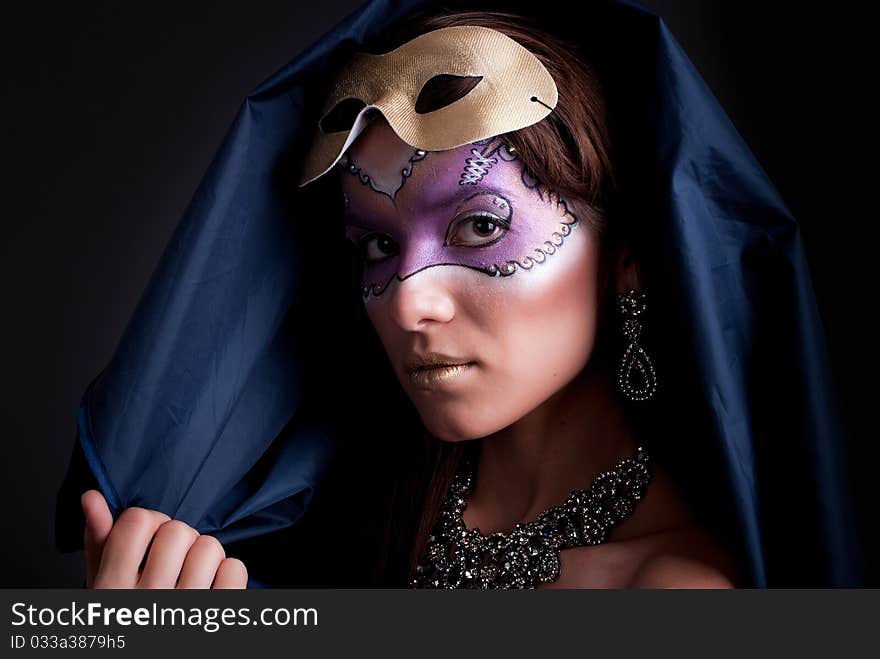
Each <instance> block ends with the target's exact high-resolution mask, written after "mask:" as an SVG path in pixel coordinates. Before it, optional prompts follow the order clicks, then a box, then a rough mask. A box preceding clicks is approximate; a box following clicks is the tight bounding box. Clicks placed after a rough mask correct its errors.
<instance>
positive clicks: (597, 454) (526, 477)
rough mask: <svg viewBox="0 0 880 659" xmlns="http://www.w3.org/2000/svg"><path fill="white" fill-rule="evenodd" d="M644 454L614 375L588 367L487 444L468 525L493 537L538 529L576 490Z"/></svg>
mask: <svg viewBox="0 0 880 659" xmlns="http://www.w3.org/2000/svg"><path fill="white" fill-rule="evenodd" d="M636 447H637V440H636V438H635V435H634V433H633V431H632V429H631V428H630V427H629V425H628V424H627V423H626V421H625V418H624V414H623V403H622V401H621V400H620V398H619V397H618V396H617V394H616V392H615V391H614V380H613V376H612V374H611V372H610V370H609V369H608V368H607V367H605V368H603V367H594V368H586V369H584V371H583V372H582V373H581V374H580V375H579V376H578V377H577V378H575V380H573V381H572V382H570V383H569V384H568V385H567V386H566V387H564V388H562V389H561V390H559V391H558V392H557V393H556V394H554V395H553V396H552V397H551V398H549V399H548V400H546V401H545V402H544V403H542V404H541V405H539V406H538V407H536V408H535V409H534V410H532V411H531V412H530V413H529V414H528V415H526V416H525V417H523V418H522V419H520V420H518V421H517V422H516V423H514V424H512V425H510V426H508V427H506V428H504V429H502V430H499V431H498V432H496V433H493V434H492V435H489V436H487V437H485V438H483V439H482V440H481V446H480V448H479V466H478V469H477V477H476V480H475V483H474V486H473V490H472V492H471V495H470V496H469V497H468V505H467V508H466V509H465V512H464V520H465V523H466V524H467V526H468V528H473V527H474V526H477V527H479V529H480V531H482V532H483V533H486V534H488V533H493V532H495V531H508V530H510V529H511V528H513V526H514V524H516V523H517V522H523V523H525V522H530V521H532V520H534V519H536V518H537V517H538V515H540V514H541V513H542V512H544V511H545V510H547V509H548V508H550V507H552V506H556V505H559V504H561V503H563V502H564V501H565V499H566V497H567V496H568V494H569V493H570V492H571V491H573V490H576V489H584V490H585V489H588V488H589V487H590V485H591V484H592V482H593V479H595V478H596V476H598V475H599V473H600V472H602V471H607V470H609V469H611V468H613V467H614V466H615V465H616V464H617V462H619V461H620V460H621V459H623V458H626V457H629V456H630V455H632V454H633V453H634V452H635V449H636Z"/></svg>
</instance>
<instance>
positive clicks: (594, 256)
mask: <svg viewBox="0 0 880 659" xmlns="http://www.w3.org/2000/svg"><path fill="white" fill-rule="evenodd" d="M401 153H403V154H406V153H407V152H406V147H405V146H404V145H402V140H401V139H400V138H399V137H398V136H397V135H396V133H395V132H394V130H393V129H391V128H390V127H389V126H388V125H387V124H384V123H377V124H375V125H374V126H371V127H370V129H369V130H368V131H367V132H365V133H363V134H362V135H361V136H360V137H359V138H358V141H357V142H356V143H355V144H354V145H353V147H352V149H351V152H350V153H349V156H350V158H351V161H352V162H354V163H356V164H357V167H358V168H359V173H360V174H364V175H366V176H369V177H370V179H369V180H373V181H378V180H380V179H381V180H383V181H386V182H388V181H390V182H392V185H391V186H390V187H389V188H388V189H390V188H391V187H393V188H396V193H395V195H394V197H392V196H390V195H389V194H387V193H386V192H387V190H386V192H376V191H375V190H374V189H373V187H371V186H370V185H368V184H365V183H363V182H362V181H363V178H360V177H356V176H353V175H352V173H351V172H344V171H341V170H340V171H339V173H338V176H339V177H340V179H339V180H340V184H341V186H342V191H343V193H344V194H345V195H346V197H347V198H348V207H347V209H346V210H345V218H346V231H347V234H348V237H349V238H350V239H351V240H353V241H356V242H357V243H359V244H360V245H361V247H362V256H363V258H364V260H365V262H364V270H363V272H364V278H363V283H364V293H365V302H366V304H365V312H366V315H367V317H368V318H369V320H370V322H371V324H372V326H373V328H374V329H375V331H376V335H377V336H378V338H379V339H380V341H381V342H382V346H383V348H384V350H385V352H386V354H387V356H388V359H389V363H390V364H391V366H392V367H393V369H394V372H395V374H396V376H397V378H398V380H399V382H400V384H401V386H402V388H403V390H404V391H405V392H406V394H407V395H408V396H409V397H410V399H411V400H412V401H413V403H414V405H415V407H416V409H417V410H418V412H419V415H420V417H421V419H422V422H423V423H424V425H425V427H426V429H427V430H428V431H429V432H430V433H431V434H432V435H433V436H435V437H437V438H438V439H443V440H451V441H455V440H460V439H472V438H476V437H486V436H487V435H489V434H491V433H493V432H496V431H498V430H499V429H501V428H505V427H507V426H509V425H510V424H512V423H514V422H515V421H517V420H518V419H521V418H522V417H523V416H524V415H526V414H528V413H529V412H531V411H532V410H534V409H535V408H536V407H537V406H539V405H541V404H542V403H543V402H544V401H547V400H548V399H549V398H550V397H551V396H553V394H554V393H556V392H558V391H559V390H560V389H561V388H563V387H565V386H566V385H567V383H569V382H571V381H572V379H573V378H575V377H576V376H577V374H578V373H580V372H582V371H583V369H584V366H585V365H586V363H587V362H588V360H589V359H590V355H591V352H592V350H593V345H594V340H595V336H596V327H597V309H598V299H599V285H600V283H599V282H600V276H599V263H600V242H599V240H598V238H597V236H595V235H594V234H593V232H591V231H589V227H588V226H587V225H585V226H584V229H586V230H580V231H574V227H575V226H577V224H578V223H577V220H576V218H575V217H574V215H573V214H572V213H571V212H570V210H569V207H568V206H567V205H566V203H565V201H563V200H562V199H561V198H560V197H559V196H558V195H557V194H555V193H554V192H552V191H551V190H548V189H547V187H546V186H543V185H541V184H539V183H538V182H537V181H535V179H534V178H533V177H532V176H530V175H529V174H528V172H525V171H524V169H523V166H522V162H521V161H519V160H517V159H516V158H513V157H512V156H513V155H515V154H511V153H510V151H509V150H508V149H505V148H504V146H503V144H502V143H500V141H499V140H490V141H483V142H478V143H472V144H467V145H464V146H461V147H456V148H453V149H448V150H444V151H434V152H429V153H428V154H427V155H426V156H425V157H424V158H423V159H422V160H420V161H418V162H416V163H415V166H414V167H413V168H412V171H411V175H410V176H408V177H405V178H403V179H402V178H401V171H402V170H401V168H400V164H401V158H402V156H401V155H400V154H401ZM411 153H412V151H410V152H409V154H411ZM408 159H409V155H406V157H405V158H403V162H408ZM399 170H400V171H399ZM401 181H403V182H404V184H403V185H402V186H400V185H399V184H400V182H401ZM398 186H399V187H398ZM377 187H378V185H377ZM382 187H385V186H384V185H383V186H382ZM563 240H564V241H565V248H564V249H559V248H560V246H561V245H562V244H563ZM550 255H552V258H550ZM538 265H540V267H536V266H538ZM513 274H519V275H520V276H519V277H513V276H509V275H513ZM431 354H433V355H434V357H435V358H437V359H448V361H447V362H446V363H450V364H459V365H464V366H457V367H455V368H454V369H444V370H435V371H431V372H429V373H425V372H424V371H421V370H419V369H418V368H416V367H415V366H414V365H413V364H414V363H417V362H418V359H417V358H424V357H425V356H427V355H431Z"/></svg>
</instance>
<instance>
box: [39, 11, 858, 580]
mask: <svg viewBox="0 0 880 659" xmlns="http://www.w3.org/2000/svg"><path fill="white" fill-rule="evenodd" d="M429 4H431V3H428V2H404V1H401V2H391V1H388V0H374V1H371V2H368V3H367V4H365V5H364V6H363V7H361V9H359V10H358V11H357V12H355V13H354V14H352V15H351V16H349V17H348V18H346V19H345V20H343V21H342V22H340V23H339V24H338V25H337V26H336V27H335V28H333V29H332V30H331V31H330V32H329V33H327V34H326V35H324V36H323V37H322V38H321V39H319V40H318V41H317V43H315V44H314V45H313V46H312V47H310V48H309V49H308V50H306V51H305V52H303V53H302V54H301V55H299V56H298V57H296V58H295V59H294V60H293V61H292V62H290V63H289V64H288V65H287V66H285V67H284V68H282V69H281V70H280V71H278V72H277V73H276V74H274V75H273V76H271V77H270V78H269V79H268V80H266V81H265V82H264V83H263V84H261V85H260V86H259V87H257V88H256V89H254V90H253V92H252V93H250V94H249V95H248V96H247V98H246V99H245V101H244V103H243V104H242V107H241V109H240V111H239V112H238V115H237V117H236V119H235V121H234V123H233V125H232V127H231V128H230V130H229V133H228V135H227V136H226V138H225V141H224V142H223V144H222V147H221V148H220V150H219V151H218V153H217V155H216V157H215V159H214V160H213V162H212V164H211V166H210V168H209V170H208V171H207V173H206V174H205V177H204V179H203V181H202V183H201V184H200V186H199V188H198V190H197V192H196V194H195V196H194V198H193V200H192V202H191V204H190V206H189V207H188V209H187V211H186V213H185V215H184V216H183V218H182V219H181V221H180V223H179V225H178V227H177V229H176V231H175V232H174V234H173V236H172V238H171V240H170V242H169V244H168V246H167V248H166V250H165V252H164V254H163V256H162V259H161V261H160V263H159V265H158V267H157V268H156V271H155V273H154V275H153V277H152V279H151V281H150V283H149V285H148V287H147V289H146V291H145V292H144V294H143V297H142V299H141V300H140V303H139V305H138V306H137V309H136V311H135V313H134V316H133V318H132V319H131V321H130V322H129V324H128V326H127V328H126V330H125V333H124V336H123V337H122V340H121V342H120V344H119V346H118V348H117V350H116V352H115V354H114V355H113V358H112V360H111V361H110V363H109V364H108V365H107V366H106V368H105V369H104V370H103V371H102V372H101V373H100V374H99V375H98V376H97V377H96V378H95V379H94V380H93V381H92V383H91V384H90V386H89V387H88V389H87V391H86V392H85V393H84V395H83V397H82V401H81V404H80V407H79V410H78V414H77V428H78V433H77V444H76V446H75V450H74V459H73V460H72V462H71V466H70V469H69V471H68V476H67V479H66V481H65V483H64V485H63V486H62V489H61V491H60V493H59V500H58V501H59V505H58V513H57V520H56V523H57V529H58V543H59V546H60V547H62V548H67V549H70V548H74V547H76V546H77V543H78V542H79V543H80V545H79V546H81V529H82V526H81V520H79V519H78V518H77V516H78V515H79V511H78V510H77V509H75V506H76V505H77V504H78V497H79V494H80V493H81V491H82V489H83V488H84V485H85V484H86V483H87V482H89V481H90V480H91V482H93V483H94V484H96V485H97V486H98V487H100V489H101V490H102V491H103V493H104V495H105V496H106V498H107V501H108V502H109V504H110V506H111V508H112V510H113V512H114V515H116V514H118V513H119V512H120V511H121V510H122V509H124V508H126V507H129V506H143V507H147V508H155V509H159V510H162V511H164V512H166V513H167V514H169V515H171V516H173V517H175V518H178V519H181V520H183V521H185V522H186V523H188V524H190V525H192V526H194V527H195V528H197V529H198V530H199V531H200V532H202V533H211V534H213V535H215V536H216V537H217V538H218V539H220V540H221V541H222V542H224V543H236V542H241V541H245V540H248V539H257V538H260V537H264V539H265V538H271V537H272V535H273V532H276V531H279V530H282V529H286V528H288V527H290V528H296V527H297V525H298V524H300V522H301V518H302V517H303V515H304V514H305V513H306V511H307V510H309V507H310V505H311V502H312V499H313V496H314V494H315V492H316V491H317V490H318V489H319V488H320V487H321V486H322V485H323V484H324V477H325V473H326V470H327V468H328V465H329V464H330V463H331V461H332V459H333V457H334V456H335V455H337V452H338V451H339V450H340V447H341V446H343V445H344V444H345V443H346V442H351V441H352V438H353V437H356V438H357V441H360V442H366V443H369V444H371V445H372V446H373V447H374V448H375V450H376V451H382V450H383V449H384V448H385V447H391V448H393V446H394V443H393V442H392V441H390V440H387V438H389V437H399V438H400V441H401V442H403V443H405V441H406V437H407V436H409V437H412V435H411V434H409V433H411V432H414V431H415V428H416V425H415V424H414V422H413V418H412V411H411V409H409V408H407V401H406V400H405V399H403V397H402V394H401V392H400V391H399V390H398V387H397V386H396V382H395V381H394V378H393V375H392V374H391V373H390V371H389V370H388V368H387V366H386V365H384V364H383V362H382V355H381V346H380V345H379V343H378V342H377V341H376V339H375V337H374V336H373V335H372V334H371V332H370V328H369V326H368V324H367V323H366V322H365V320H364V317H363V312H362V306H361V302H360V298H359V296H358V283H359V278H358V277H359V273H358V272H356V271H353V270H352V268H351V267H349V266H346V265H341V264H340V263H338V261H337V258H336V256H335V254H336V253H337V252H338V251H339V250H340V249H343V248H342V247H341V245H342V242H341V226H339V225H338V223H334V222H333V221H332V213H333V212H335V211H334V207H333V206H332V204H331V203H330V202H329V201H328V199H327V198H326V196H322V189H321V187H320V183H319V184H316V185H314V186H310V187H309V188H305V189H302V190H299V189H297V188H296V181H297V173H298V166H299V163H300V161H301V159H302V157H303V156H304V153H305V151H306V149H307V148H308V139H309V138H310V136H311V132H312V129H313V126H314V125H315V122H316V119H317V112H318V111H319V106H320V104H321V102H322V101H323V96H322V91H321V90H322V89H323V85H324V84H326V81H327V80H328V79H329V77H330V76H332V73H333V71H334V67H336V66H338V65H339V63H340V62H342V61H344V57H345V55H346V54H347V53H350V52H352V50H356V49H357V47H358V45H359V44H362V43H363V42H365V41H366V40H368V39H370V38H372V37H374V36H375V35H377V34H378V33H380V32H381V31H382V30H383V29H384V28H385V27H387V26H389V25H390V24H391V23H393V22H394V21H395V20H397V19H398V18H400V17H403V16H405V15H407V14H409V13H410V12H412V11H413V10H415V9H417V8H419V7H423V6H425V5H429ZM447 4H448V3H447ZM487 4H488V3H487ZM583 5H584V6H583V7H579V9H578V11H579V12H580V13H579V17H573V16H567V14H568V12H569V11H572V10H571V9H569V7H568V6H567V5H566V3H552V2H551V3H542V5H541V7H542V17H543V19H544V20H545V21H546V22H547V26H548V28H551V29H558V30H560V31H562V32H564V33H566V36H568V38H570V39H572V40H574V41H577V42H578V43H580V44H581V45H583V47H584V49H585V51H586V52H587V53H588V54H589V55H590V57H591V61H592V62H593V63H594V65H595V67H596V68H597V70H598V71H599V72H600V74H601V76H602V79H603V82H604V84H605V87H606V94H607V97H608V105H609V110H610V115H611V120H612V132H613V138H614V149H615V151H614V157H615V161H616V164H617V167H618V172H617V173H618V179H619V181H618V183H619V190H620V193H619V195H618V199H617V201H616V202H615V203H616V206H615V213H616V216H617V217H619V218H621V219H620V221H621V222H624V223H626V224H627V227H628V231H629V233H630V234H631V235H633V236H636V237H637V240H638V241H641V242H642V243H643V244H644V245H646V246H649V248H648V249H643V250H642V251H643V253H644V255H645V256H644V261H645V262H644V274H645V276H646V283H647V287H648V288H647V290H648V291H649V305H650V309H651V312H652V313H651V315H649V316H648V321H647V323H648V324H647V326H646V329H645V332H646V335H647V337H648V339H647V340H648V345H647V346H646V349H648V350H649V352H651V354H654V355H656V366H657V371H658V377H659V378H660V383H661V388H660V390H659V391H658V395H657V398H656V400H655V401H652V403H650V404H648V407H647V408H645V409H647V410H649V411H645V412H642V413H636V414H643V416H644V417H645V419H648V420H650V423H649V424H648V423H646V425H645V428H646V432H647V433H649V434H650V435H651V436H650V437H648V438H646V439H647V442H648V444H649V446H651V447H652V448H653V450H654V451H656V453H657V455H658V456H659V459H661V460H662V461H664V462H665V463H666V464H667V465H668V466H669V468H670V470H671V471H672V473H673V475H674V476H675V477H676V478H677V479H678V480H679V482H680V484H681V485H682V487H683V488H684V489H685V491H686V493H687V494H688V496H689V497H690V498H691V500H692V501H693V502H694V505H695V507H696V508H697V509H698V510H699V512H700V514H701V515H702V517H703V518H704V520H706V521H707V523H708V524H709V525H710V526H712V527H713V528H715V529H716V530H718V531H719V532H721V533H722V534H723V535H724V537H725V538H727V540H728V541H729V542H730V544H731V546H732V547H734V548H735V549H736V551H737V552H738V554H739V555H740V556H741V557H742V561H743V563H744V566H745V571H746V577H747V582H748V583H747V584H745V585H751V586H755V587H766V586H788V585H809V586H857V585H859V584H860V583H861V579H862V575H861V565H860V557H859V553H858V551H859V547H858V544H857V541H856V537H855V534H854V524H855V522H856V520H854V519H853V512H852V510H853V509H852V507H851V502H850V500H849V494H848V491H847V476H848V474H847V467H846V464H845V461H844V459H843V458H844V457H845V455H844V454H843V452H844V450H845V442H844V438H843V437H842V435H841V432H842V431H841V429H840V425H839V423H838V420H837V413H836V404H835V395H834V391H832V390H831V378H830V376H829V364H828V359H827V355H826V348H825V343H824V339H823V330H822V324H821V321H820V318H819V316H818V313H817V309H816V303H815V300H814V296H813V291H812V285H811V281H810V275H809V272H808V267H807V262H806V260H805V255H804V250H803V246H802V243H801V239H800V234H799V228H798V225H797V223H796V221H795V219H794V218H793V217H792V215H791V213H790V212H789V210H788V209H787V208H786V205H785V203H784V202H783V200H782V199H781V198H780V196H779V194H778V192H777V191H776V189H775V188H774V187H773V185H772V183H771V182H770V181H769V180H768V178H767V176H766V174H765V173H764V171H763V170H762V168H761V166H760V165H759V163H758V162H757V161H756V160H755V158H754V156H753V155H752V153H751V152H750V151H749V149H748V148H747V146H746V144H745V143H744V142H743V140H742V138H741V137H740V136H739V134H738V133H737V131H736V129H735V128H734V126H733V125H732V124H731V122H730V120H729V119H728V117H727V116H726V114H725V113H724V111H723V109H722V108H721V107H720V106H719V104H718V102H717V101H716V99H715V98H714V96H713V95H712V93H711V91H710V90H709V88H708V87H707V85H706V84H705V83H704V82H703V80H702V79H701V77H700V75H699V74H698V73H697V71H696V70H695V68H694V67H693V65H692V64H691V62H690V61H689V60H688V58H687V56H686V55H685V54H684V52H683V51H682V49H681V48H680V47H679V45H678V44H677V43H676V41H675V39H674V38H673V36H672V35H671V34H670V32H669V31H668V29H667V28H666V26H665V25H664V23H663V22H662V20H660V19H659V18H658V17H657V16H655V15H654V14H653V13H652V12H650V11H647V10H646V9H644V8H642V7H641V6H640V5H638V4H637V3H634V2H627V1H620V2H611V1H607V2H606V1H594V2H586V3H583ZM502 7H503V8H505V9H509V10H511V11H520V12H523V13H532V12H533V11H534V10H533V8H532V7H531V6H530V5H529V4H528V3H516V2H507V3H503V5H502ZM539 18H541V17H539ZM562 26H566V27H562ZM561 93H565V90H561ZM310 188H311V189H310ZM652 351H653V352H652ZM391 448H387V450H391ZM78 456H79V457H78ZM353 505H354V506H355V508H356V505H357V502H354V503H353ZM300 541H303V540H302V539H300ZM305 541H307V540H305ZM249 568H250V571H251V575H252V583H251V585H254V586H256V585H273V584H276V583H278V580H277V579H275V578H274V577H275V571H274V570H275V568H274V567H273V564H272V562H271V561H270V560H269V559H267V560H266V561H262V562H261V563H260V564H259V565H249Z"/></svg>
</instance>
